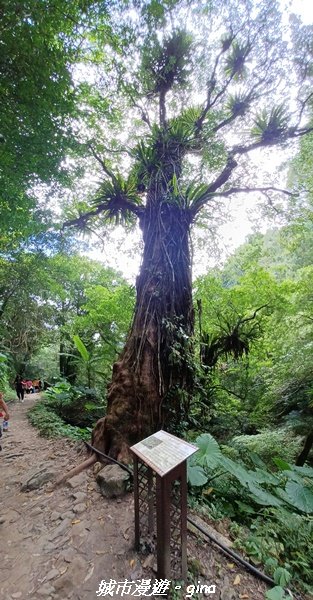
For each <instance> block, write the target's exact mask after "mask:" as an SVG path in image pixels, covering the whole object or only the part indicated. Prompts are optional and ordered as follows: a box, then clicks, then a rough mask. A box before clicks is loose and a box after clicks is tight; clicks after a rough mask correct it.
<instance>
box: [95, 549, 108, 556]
mask: <svg viewBox="0 0 313 600" xmlns="http://www.w3.org/2000/svg"><path fill="white" fill-rule="evenodd" d="M96 554H98V556H99V555H102V554H106V551H105V550H96Z"/></svg>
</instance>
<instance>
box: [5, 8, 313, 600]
mask: <svg viewBox="0 0 313 600" xmlns="http://www.w3.org/2000/svg"><path fill="white" fill-rule="evenodd" d="M270 5H271V6H269V3H268V2H264V3H262V2H260V3H249V2H246V3H242V4H238V5H237V3H236V2H229V4H228V5H227V7H226V9H227V11H228V13H227V14H228V20H227V25H228V27H226V26H225V27H224V30H219V29H217V30H214V29H213V26H212V28H211V29H209V31H210V36H211V37H210V36H207V35H206V31H207V30H206V29H205V28H206V27H209V25H208V23H211V22H212V23H213V20H214V18H217V14H218V11H219V10H221V6H222V5H219V3H218V2H216V3H214V6H212V5H211V4H209V3H205V2H203V3H197V5H196V6H195V5H194V4H193V3H189V2H186V3H184V2H175V1H166V2H155V1H154V0H152V1H151V2H134V3H133V4H132V3H130V2H125V3H124V4H123V6H124V10H125V18H123V19H121V18H120V7H121V2H108V3H107V4H105V3H103V2H91V1H87V2H81V1H79V0H76V1H71V2H67V1H66V2H64V1H62V2H58V0H54V1H53V2H52V1H51V2H49V1H48V0H46V1H42V2H39V3H38V2H34V1H32V0H28V1H27V2H26V0H25V1H23V2H20V3H19V4H18V5H14V6H13V5H10V4H7V3H5V2H4V3H1V6H0V9H1V15H2V19H1V25H0V34H1V42H2V47H3V49H4V51H3V52H2V53H1V58H0V72H1V87H0V95H1V100H2V106H3V110H2V112H1V115H0V152H1V167H0V169H1V170H0V179H1V221H0V235H1V254H0V332H1V348H0V350H1V354H0V378H1V385H2V387H3V389H4V391H5V394H6V398H7V399H8V400H11V401H14V398H15V393H14V390H13V389H12V381H13V380H14V377H15V374H16V373H21V374H23V376H25V377H27V378H28V377H29V378H37V377H40V378H42V379H43V380H45V381H46V382H48V383H49V384H51V387H50V388H49V390H48V392H47V393H46V394H45V395H44V398H43V400H42V401H40V402H38V403H37V405H36V407H35V408H34V409H33V411H32V412H31V414H30V418H31V420H32V422H33V424H35V425H36V426H38V427H39V429H40V431H41V432H42V434H43V435H62V436H69V437H74V438H76V439H81V438H85V439H89V438H90V435H91V433H92V429H93V428H94V426H95V423H96V422H97V420H98V419H100V418H101V417H102V416H103V415H104V414H105V412H106V410H107V403H108V392H107V390H108V386H109V390H111V393H112V384H111V387H110V385H109V384H110V380H111V374H112V364H113V363H114V361H117V358H118V356H122V357H123V356H124V357H125V351H124V354H123V348H124V345H125V343H126V347H127V344H128V343H129V339H130V338H131V337H132V335H133V333H134V325H133V329H132V332H133V333H132V334H131V335H130V336H129V330H130V326H131V323H132V318H133V314H134V310H135V315H138V285H139V284H138V280H137V300H136V286H135V285H131V284H130V283H129V277H126V276H125V270H124V265H125V255H127V252H129V250H126V249H125V241H124V237H122V238H121V239H120V246H121V247H122V254H121V256H122V258H121V259H118V260H120V261H121V265H120V270H117V269H116V268H112V266H108V264H107V263H103V262H100V261H96V260H92V259H91V258H90V257H88V255H89V254H90V251H91V244H93V245H94V244H96V245H97V247H98V251H99V248H100V249H101V247H102V248H105V249H106V251H107V248H108V247H110V248H111V247H112V242H111V241H110V240H111V237H110V236H111V235H112V232H113V230H114V228H115V227H116V225H118V226H121V225H122V226H123V227H124V228H125V231H126V232H131V231H133V230H134V228H135V218H137V217H139V219H141V218H142V214H143V213H142V212H141V210H142V209H143V208H145V207H146V205H144V202H145V201H146V200H145V197H146V196H145V195H147V196H149V189H150V191H151V187H150V188H149V185H150V186H151V181H153V185H154V186H155V187H156V186H157V185H158V186H160V185H161V184H160V180H159V179H158V177H159V172H160V171H159V170H158V171H157V169H156V166H157V167H158V169H159V166H160V162H161V161H162V160H163V166H164V164H165V163H164V160H165V159H164V156H165V154H166V152H168V146H167V147H166V148H167V149H166V152H165V151H164V147H165V146H164V139H165V138H164V137H163V138H162V144H163V155H162V156H161V155H160V154H157V153H156V149H157V148H158V145H157V144H159V143H160V139H161V138H160V137H158V136H160V135H161V134H162V135H164V132H166V133H167V134H168V136H169V137H168V138H166V139H167V140H173V136H176V137H175V140H176V141H175V144H176V146H175V152H176V150H177V148H178V147H179V148H180V152H181V154H182V155H183V154H184V153H185V154H186V155H187V154H188V153H190V155H191V158H190V159H188V160H189V162H188V161H187V160H186V162H184V164H183V166H181V164H180V163H179V161H178V162H176V166H175V167H174V169H172V167H171V168H170V169H167V170H166V169H164V170H163V173H164V174H165V175H164V179H165V180H166V190H165V191H164V189H165V188H164V189H163V188H162V189H161V188H160V187H159V188H158V190H159V191H158V193H161V194H165V195H164V198H166V203H167V209H168V210H171V207H172V206H173V205H175V207H176V208H177V207H178V206H179V210H180V211H182V210H185V211H191V212H192V211H194V217H193V218H194V220H195V221H196V223H195V225H196V229H195V234H194V238H193V239H194V263H195V262H197V261H198V263H199V262H201V263H204V264H205V265H206V264H207V257H208V256H209V257H210V258H209V264H210V265H211V268H208V269H205V270H204V268H203V264H202V265H201V270H200V272H202V274H201V275H199V276H197V277H196V278H195V280H194V281H193V292H192V306H193V311H194V318H193V322H192V323H191V322H190V321H188V318H189V316H190V315H189V316H188V315H187V316H186V319H185V321H184V319H182V320H179V319H180V316H179V313H176V316H175V315H174V317H175V318H174V317H173V315H171V314H170V313H166V314H165V315H163V320H162V327H163V328H164V329H163V334H162V335H163V337H162V340H163V341H164V340H165V342H164V345H165V350H164V352H163V354H162V355H161V354H160V357H161V359H162V360H164V364H166V365H167V366H168V365H169V372H165V369H164V368H163V370H162V368H160V373H159V379H158V381H157V386H159V385H160V381H161V380H162V381H161V383H162V386H163V388H162V390H163V391H162V394H160V397H161V396H162V403H164V406H163V404H162V410H163V408H164V414H163V415H162V419H163V421H162V424H163V426H165V427H166V428H167V429H169V430H170V431H172V432H174V433H176V434H177V435H179V436H182V437H184V438H186V439H189V440H192V441H196V443H197V444H198V445H199V448H200V452H199V453H198V454H197V455H196V458H195V459H194V461H191V462H190V465H189V475H188V476H189V486H190V487H189V492H190V496H189V502H190V506H191V507H192V508H193V509H194V510H198V511H199V512H201V513H202V514H203V515H204V516H205V517H206V518H208V519H210V520H212V521H221V520H222V521H223V523H224V524H225V527H227V529H228V531H229V535H231V536H233V537H234V538H235V539H236V544H237V545H238V546H239V547H240V548H241V550H242V551H245V552H246V553H247V555H248V556H249V557H250V558H251V559H252V560H253V561H254V562H255V563H256V564H262V565H263V566H264V568H265V569H266V570H267V572H268V573H269V574H270V575H272V576H273V577H274V579H275V582H276V584H277V585H276V587H275V588H274V589H273V590H271V591H270V592H269V593H268V598H269V599H272V600H276V599H282V598H284V588H285V586H286V585H289V586H290V585H291V586H295V588H296V589H298V590H299V589H300V590H302V591H303V592H305V593H310V590H311V589H312V588H311V586H312V579H311V577H312V575H311V573H310V562H312V558H313V557H312V546H311V545H310V540H311V539H312V532H313V521H312V516H311V514H312V512H313V488H312V486H313V483H312V480H313V468H312V461H313V457H312V446H313V396H312V392H313V375H312V353H313V341H312V335H313V316H312V279H313V243H312V229H313V224H312V190H313V186H312V150H313V137H312V134H311V133H310V129H311V123H312V91H311V90H312V72H313V71H312V68H313V66H312V60H313V28H312V26H311V25H304V24H303V23H302V22H301V19H300V18H299V17H297V16H296V15H293V14H292V13H291V12H290V14H289V15H288V16H289V19H286V15H285V16H284V19H283V20H281V16H282V15H281V9H280V6H276V5H274V4H273V3H272V2H271V3H270ZM242 7H244V9H245V10H246V11H247V14H249V19H247V23H248V25H249V28H250V29H249V32H250V33H249V35H250V38H249V41H248V42H245V43H243V41H242V39H241V38H240V36H241V33H242V31H241V24H240V23H241V21H242V15H243V14H244V9H243V8H242ZM226 9H225V10H226ZM186 15H187V16H186ZM199 15H200V16H201V18H203V19H204V20H205V19H207V21H206V22H205V24H204V25H203V28H202V26H201V27H200V26H199V32H196V31H194V27H193V25H192V19H199ZM183 22H185V23H187V29H188V28H189V31H188V32H187V31H186V28H183V27H182V23H183ZM265 22H266V25H265V24H264V23H265ZM247 23H246V24H247ZM278 24H279V27H278ZM156 31H157V32H158V35H156V34H155V32H156ZM215 31H217V32H218V33H217V34H216V33H215ZM260 32H262V35H263V37H262V44H263V46H262V52H263V54H262V52H261V50H260V48H261V46H259V47H257V48H258V50H259V56H258V57H257V55H255V54H253V50H252V47H253V39H254V36H257V35H258V34H259V33H260ZM274 34H275V36H276V37H275V45H274V46H273V39H271V36H273V35H274ZM201 36H202V38H201ZM207 37H209V38H210V39H209V40H207ZM248 37H249V36H248ZM201 39H202V40H205V41H200V40H201ZM173 40H174V41H173ZM238 40H239V41H238ZM208 41H210V42H211V43H212V45H213V50H212V48H209V45H208V44H207V42H208ZM195 42H196V43H195ZM260 43H261V42H260ZM201 44H202V46H201ZM273 48H274V50H273ZM214 57H215V58H214ZM209 60H210V61H211V67H210V68H211V71H209V74H210V77H208V73H207V71H206V70H205V68H206V65H207V61H209ZM257 60H259V63H257ZM268 60H269V63H271V68H274V69H275V77H276V78H277V80H275V81H276V83H277V87H276V88H275V86H274V83H273V82H274V79H273V76H272V74H271V71H270V68H269V67H268V66H267V62H266V61H268ZM175 61H176V62H175ZM193 61H194V62H193ZM214 61H215V62H214ZM223 61H224V62H223ZM151 65H153V68H152V67H151ZM192 65H193V69H194V71H192V69H191V66H192ZM195 65H198V69H197V68H196V67H195ZM290 65H291V66H292V69H293V70H292V71H288V68H289V69H290V68H291V67H290ZM262 68H263V71H262V70H261V69H262ZM219 69H220V70H219ZM286 69H287V71H286ZM286 72H288V73H289V77H288V78H286ZM218 76H220V78H221V79H220V81H219V83H218V84H217V83H216V81H217V79H218ZM193 77H194V79H193ZM171 78H172V79H171ZM164 84H165V87H164ZM195 84H196V85H197V86H198V87H197V93H196V96H194V95H193V96H192V95H191V96H190V94H191V88H192V86H194V85H195ZM249 84H250V88H249ZM246 85H247V87H245V86H246ZM236 86H237V87H236ZM235 88H236V89H235ZM200 89H201V90H202V91H201V92H200ZM287 89H288V90H289V91H290V93H289V92H288V94H287ZM203 90H205V92H203ZM247 90H248V91H247ZM192 93H193V94H194V91H193V92H192ZM177 94H178V95H177ZM179 94H180V95H179ZM190 97H192V98H193V99H194V102H193V106H189V109H188V110H189V112H188V110H186V111H182V107H186V106H187V104H188V100H190ZM219 102H221V105H219V104H218V103H219ZM215 104H216V107H215ZM182 117H183V118H182ZM179 119H180V121H179ZM169 124H170V125H169ZM232 125H235V128H234V130H230V129H228V128H229V126H232ZM191 131H192V133H191ZM220 132H221V133H220ZM249 136H251V138H249ZM250 139H251V141H249V140H250ZM177 140H178V141H177ZM132 142H133V143H132ZM149 144H150V145H149ZM276 147H278V148H279V150H277V152H276ZM230 148H232V150H230ZM238 148H239V150H238ZM250 150H251V151H254V154H253V157H252V158H251V160H250V158H249V152H250ZM171 152H172V150H171ZM234 152H236V153H237V155H238V154H239V155H240V157H242V156H243V158H244V160H243V161H241V163H240V165H239V170H238V173H236V177H235V178H233V179H229V177H230V175H231V176H233V173H232V172H233V170H234V169H236V168H237V163H236V166H235V165H234V162H232V161H233V160H234ZM274 152H275V155H274V154H273V153H274ZM185 154H184V156H185ZM274 156H275V158H274ZM168 157H169V154H166V157H165V158H166V160H167V159H168ZM280 157H281V162H280V160H279V159H280ZM176 159H177V155H175V160H176ZM179 160H180V158H179ZM184 160H185V158H184ZM171 161H172V162H171V164H174V162H175V161H174V159H173V155H171ZM272 165H274V167H275V169H274V167H273V168H272ZM276 166H279V168H278V170H277V169H276ZM195 172H196V173H197V175H196V176H195V175H194V173H195ZM156 173H157V174H156ZM209 176H210V177H211V179H209ZM221 176H222V179H223V181H221V180H220V179H219V178H220V177H221ZM190 178H191V183H190ZM208 181H209V183H208ZM217 183H218V185H220V184H221V185H222V187H221V188H220V195H219V197H218V198H217V193H216V190H218V189H219V188H218V185H217ZM162 185H163V184H162ZM162 185H161V187H162ZM282 188H284V189H282ZM147 190H148V191H147ZM231 194H235V195H236V194H244V197H243V196H239V197H243V198H244V202H247V201H248V202H249V198H252V200H251V202H252V203H253V204H256V203H257V204H258V206H259V207H261V208H260V211H261V212H260V213H259V214H260V218H261V220H262V221H263V223H262V227H263V229H262V231H263V232H262V233H261V232H260V231H257V226H255V229H256V231H255V233H253V234H251V235H249V237H248V238H247V240H246V241H245V242H244V241H243V243H242V244H241V245H240V247H239V248H237V249H236V250H234V251H233V252H232V254H231V255H229V256H228V258H227V259H225V257H223V260H218V250H221V243H220V242H221V236H220V233H219V232H220V230H219V227H220V226H221V223H224V222H225V220H226V218H227V211H228V207H229V204H225V203H224V202H226V201H227V202H228V200H227V198H228V197H229V196H230V195H231ZM169 197H170V199H169ZM164 198H163V200H162V203H164V202H165V200H164ZM223 198H224V199H225V200H223ZM147 202H148V201H147ZM183 202H185V204H184V205H183ZM234 202H238V199H237V200H234ZM162 203H160V204H162ZM169 207H170V208H169ZM176 208H175V210H176ZM200 208H201V211H202V212H201V215H200V217H199V218H198V216H197V215H198V212H199V211H200ZM168 214H170V212H169V213H168ZM190 214H191V213H190ZM196 216H197V218H196ZM170 218H172V217H170ZM271 219H273V220H272V222H271ZM265 220H266V222H268V223H269V228H268V230H267V231H266V232H265V233H264V221H265ZM170 222H172V221H170ZM271 223H273V224H271ZM64 224H65V226H64ZM138 231H139V230H137V237H138V235H139V234H138ZM125 235H126V234H125ZM182 237H184V236H182ZM188 237H189V231H188ZM95 240H96V242H95ZM170 243H171V242H170ZM224 243H225V242H224V240H223V241H222V245H224ZM138 246H139V249H141V250H143V248H142V243H141V242H139V243H138ZM146 247H147V246H146ZM168 247H170V246H168ZM198 248H200V249H198ZM131 251H132V250H130V252H131ZM197 252H198V254H197ZM199 253H200V254H199ZM212 255H214V256H217V258H216V260H215V261H214V262H215V265H214V266H212V265H213V261H212V258H211V257H212ZM199 256H200V257H201V258H199ZM187 262H188V261H187ZM159 266H160V265H159V263H158V268H159ZM195 267H196V269H195V271H196V272H197V265H195ZM123 271H124V273H123ZM198 272H199V269H198ZM142 273H143V272H142ZM142 273H141V276H142ZM164 273H165V275H164V277H165V279H166V277H167V275H166V268H164ZM139 281H140V278H139ZM149 285H150V284H149ZM186 285H187V284H186ZM155 291H156V288H154V294H155ZM186 298H187V300H186V301H187V303H188V302H189V300H188V297H187V296H186ZM136 302H137V304H136ZM175 306H176V305H175ZM190 306H191V305H190ZM146 314H148V313H146ZM178 316H179V319H178ZM187 317H188V318H187ZM143 324H144V321H141V325H142V329H144V327H143ZM148 333H149V332H148ZM148 337H149V335H148V334H147V339H148ZM162 343H163V342H162ZM142 345H143V347H144V344H143V343H142ZM145 352H146V354H147V351H146V350H144V349H143V350H142V355H143V356H144V354H145ZM153 360H154V359H153ZM139 362H140V361H139ZM142 364H144V359H143V362H142ZM153 364H154V363H153ZM161 367H162V365H161ZM140 368H141V367H140ZM158 368H159V363H158ZM182 373H183V374H184V377H182ZM186 373H188V374H189V375H190V377H189V375H188V377H186V376H185V375H186ZM160 374H162V378H161V376H160ZM187 380H188V381H187ZM150 383H151V388H153V386H155V381H151V382H150ZM155 397H156V394H154V396H153V398H154V399H155ZM153 401H154V400H153ZM112 403H113V404H114V399H113V401H111V400H110V399H109V404H110V405H111V404H112ZM151 406H152V404H151ZM128 410H130V408H129V407H126V408H125V413H126V414H127V415H128V414H129V413H128V412H127V411H128ZM177 410H178V413H177ZM158 412H159V411H157V413H158ZM174 413H176V414H179V419H177V418H175V414H174ZM122 420H123V419H121V421H122ZM142 422H144V418H143V421H142ZM125 428H126V429H127V428H128V429H129V421H128V422H127V419H126V425H125ZM125 435H126V433H125V430H121V432H119V437H118V438H117V442H116V444H115V445H116V446H119V449H120V439H121V438H122V437H123V436H125ZM127 435H128V434H127ZM136 435H138V431H136ZM286 515H287V516H286Z"/></svg>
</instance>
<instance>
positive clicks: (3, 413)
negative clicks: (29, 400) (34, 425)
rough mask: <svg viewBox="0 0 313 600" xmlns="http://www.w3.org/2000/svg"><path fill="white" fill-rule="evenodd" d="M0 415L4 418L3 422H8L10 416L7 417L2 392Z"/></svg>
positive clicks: (0, 448)
mask: <svg viewBox="0 0 313 600" xmlns="http://www.w3.org/2000/svg"><path fill="white" fill-rule="evenodd" d="M0 415H1V416H3V417H4V421H6V422H8V420H9V418H10V415H9V411H8V407H7V405H6V403H5V401H4V399H3V393H2V392H0ZM4 421H3V422H4ZM1 437H2V426H1V425H0V438H1ZM0 450H2V446H1V444H0Z"/></svg>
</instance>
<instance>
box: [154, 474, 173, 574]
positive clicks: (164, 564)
mask: <svg viewBox="0 0 313 600" xmlns="http://www.w3.org/2000/svg"><path fill="white" fill-rule="evenodd" d="M170 492H171V488H170V485H169V478H168V477H159V476H158V475H157V476H156V495H157V507H156V510H157V565H158V572H157V575H158V577H159V579H170V574H171V573H170V571H171V547H170V544H171V522H170V507H171V504H170Z"/></svg>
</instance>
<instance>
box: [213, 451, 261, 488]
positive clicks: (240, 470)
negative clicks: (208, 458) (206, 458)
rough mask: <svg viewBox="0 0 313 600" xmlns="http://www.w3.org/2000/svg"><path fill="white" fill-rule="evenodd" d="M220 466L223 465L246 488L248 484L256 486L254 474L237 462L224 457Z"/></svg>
mask: <svg viewBox="0 0 313 600" xmlns="http://www.w3.org/2000/svg"><path fill="white" fill-rule="evenodd" d="M219 463H220V465H222V466H223V467H224V468H225V469H226V470H227V471H228V472H229V473H230V474H231V475H233V476H234V477H236V479H238V481H239V482H240V483H241V485H243V486H246V485H247V484H248V483H251V484H254V483H256V480H255V477H254V472H253V471H249V470H248V469H246V468H245V467H243V466H242V465H239V464H238V463H236V462H235V461H233V460H231V458H227V457H226V456H222V457H221V459H220V461H219Z"/></svg>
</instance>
